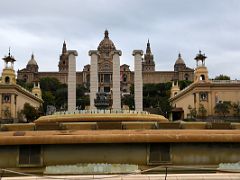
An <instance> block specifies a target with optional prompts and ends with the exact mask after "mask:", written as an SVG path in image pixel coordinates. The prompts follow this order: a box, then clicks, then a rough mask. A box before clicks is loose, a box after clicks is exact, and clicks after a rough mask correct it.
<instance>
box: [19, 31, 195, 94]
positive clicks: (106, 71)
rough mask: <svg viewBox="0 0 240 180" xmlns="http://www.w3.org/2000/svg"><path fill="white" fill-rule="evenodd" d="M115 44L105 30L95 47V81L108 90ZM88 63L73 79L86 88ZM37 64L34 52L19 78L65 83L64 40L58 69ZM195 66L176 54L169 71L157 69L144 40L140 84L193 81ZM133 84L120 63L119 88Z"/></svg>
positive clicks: (127, 69) (124, 89) (125, 90)
mask: <svg viewBox="0 0 240 180" xmlns="http://www.w3.org/2000/svg"><path fill="white" fill-rule="evenodd" d="M115 50H116V47H115V45H114V43H113V41H112V40H111V39H110V38H109V33H108V31H107V30H106V31H105V33H104V38H103V40H102V41H101V42H100V43H99V45H98V47H97V51H98V56H99V58H98V82H99V86H98V87H99V90H100V91H104V92H110V91H111V89H112V86H113V82H112V76H113V51H115ZM90 67H91V66H90V64H87V65H85V66H84V68H83V70H82V71H78V72H77V74H76V83H77V84H79V85H84V86H85V87H88V88H89V85H90ZM38 68H39V67H38V64H37V61H36V59H35V58H34V56H33V55H32V57H31V59H30V60H29V61H28V63H27V65H26V68H24V69H21V70H19V71H18V72H17V74H18V79H19V80H23V81H25V82H27V83H31V82H33V81H34V79H35V78H36V77H38V78H43V77H54V78H57V79H58V80H59V81H60V82H61V83H65V84H67V79H68V78H67V76H68V51H67V45H66V43H65V41H64V43H63V47H62V53H61V55H60V58H59V63H58V71H57V72H40V71H38ZM193 72H194V70H193V69H191V68H188V67H187V66H186V64H185V62H184V60H183V59H182V57H181V54H179V56H178V58H177V60H176V62H175V64H174V69H173V70H172V71H157V70H156V69H155V61H154V55H153V54H152V51H151V46H150V42H149V40H148V42H147V48H146V51H145V54H144V56H143V58H142V75H143V84H148V83H165V82H170V81H172V80H190V81H193ZM131 84H134V71H131V70H130V67H129V65H127V64H123V65H121V66H120V88H121V92H122V93H129V92H130V86H131Z"/></svg>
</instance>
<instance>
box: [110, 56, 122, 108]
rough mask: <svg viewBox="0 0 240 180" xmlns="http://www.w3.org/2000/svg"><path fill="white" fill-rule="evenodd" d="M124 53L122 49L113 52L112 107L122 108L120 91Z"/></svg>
mask: <svg viewBox="0 0 240 180" xmlns="http://www.w3.org/2000/svg"><path fill="white" fill-rule="evenodd" d="M121 55H122V52H121V51H114V54H113V76H112V82H113V87H112V100H113V104H112V109H113V110H120V109H121V92H120V57H119V56H121Z"/></svg>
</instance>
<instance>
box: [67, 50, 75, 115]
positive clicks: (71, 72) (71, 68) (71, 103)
mask: <svg viewBox="0 0 240 180" xmlns="http://www.w3.org/2000/svg"><path fill="white" fill-rule="evenodd" d="M75 110H76V58H75V55H74V54H73V53H69V56H68V111H69V112H73V111H75Z"/></svg>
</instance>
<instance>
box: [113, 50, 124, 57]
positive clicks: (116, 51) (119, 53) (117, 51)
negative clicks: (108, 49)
mask: <svg viewBox="0 0 240 180" xmlns="http://www.w3.org/2000/svg"><path fill="white" fill-rule="evenodd" d="M114 54H118V55H119V56H121V55H122V51H121V50H115V51H113V55H114Z"/></svg>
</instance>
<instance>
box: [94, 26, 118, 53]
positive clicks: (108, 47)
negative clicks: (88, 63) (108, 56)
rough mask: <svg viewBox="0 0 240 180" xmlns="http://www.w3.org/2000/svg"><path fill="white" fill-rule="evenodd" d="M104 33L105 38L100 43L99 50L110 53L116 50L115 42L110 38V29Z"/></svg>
mask: <svg viewBox="0 0 240 180" xmlns="http://www.w3.org/2000/svg"><path fill="white" fill-rule="evenodd" d="M104 35H105V36H104V39H103V40H102V41H101V42H100V43H99V45H98V48H97V49H98V51H100V53H101V52H103V53H110V52H111V51H113V50H116V47H115V45H114V43H113V42H112V40H111V39H109V36H108V30H106V31H105V33H104Z"/></svg>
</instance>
